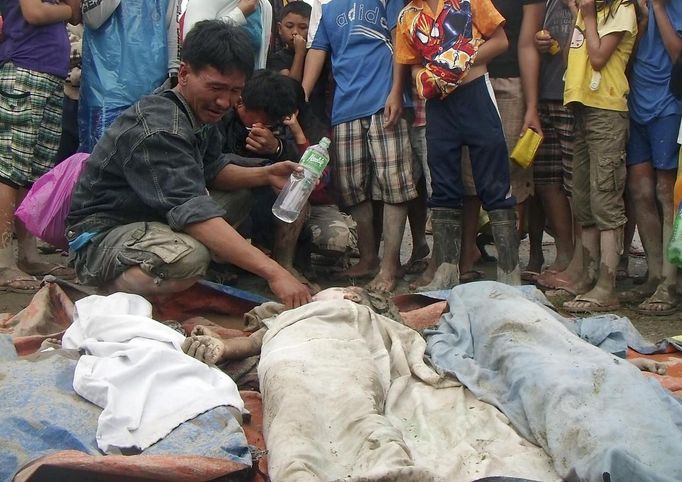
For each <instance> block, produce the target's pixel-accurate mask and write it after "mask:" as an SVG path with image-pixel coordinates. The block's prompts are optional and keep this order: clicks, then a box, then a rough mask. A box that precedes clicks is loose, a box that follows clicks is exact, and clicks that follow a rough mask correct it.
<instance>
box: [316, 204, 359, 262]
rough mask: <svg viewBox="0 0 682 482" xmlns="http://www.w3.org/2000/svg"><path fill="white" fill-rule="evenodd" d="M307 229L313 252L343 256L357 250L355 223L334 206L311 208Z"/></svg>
mask: <svg viewBox="0 0 682 482" xmlns="http://www.w3.org/2000/svg"><path fill="white" fill-rule="evenodd" d="M307 227H308V230H309V231H310V233H311V237H312V244H313V247H314V248H313V249H314V250H315V251H332V252H335V253H339V254H345V253H350V252H351V251H354V250H355V249H356V248H357V243H358V234H357V229H356V224H355V221H353V218H351V217H350V216H348V215H347V214H344V213H342V212H341V211H339V208H338V207H337V206H335V205H326V206H311V209H310V217H309V219H308V223H307Z"/></svg>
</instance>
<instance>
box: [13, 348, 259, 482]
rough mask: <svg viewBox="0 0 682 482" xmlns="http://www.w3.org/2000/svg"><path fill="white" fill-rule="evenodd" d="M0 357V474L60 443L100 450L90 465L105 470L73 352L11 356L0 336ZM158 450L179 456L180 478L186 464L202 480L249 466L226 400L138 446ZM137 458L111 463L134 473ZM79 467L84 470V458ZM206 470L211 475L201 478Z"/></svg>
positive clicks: (93, 413)
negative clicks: (77, 386)
mask: <svg viewBox="0 0 682 482" xmlns="http://www.w3.org/2000/svg"><path fill="white" fill-rule="evenodd" d="M0 360H2V364H0V401H1V403H2V410H0V447H2V450H0V480H12V478H13V477H14V474H15V473H16V472H17V471H18V470H19V469H20V468H21V467H23V466H25V465H26V464H28V463H30V462H32V461H34V460H35V459H37V458H39V457H42V456H46V455H49V454H54V453H57V452H60V451H64V450H71V451H73V450H75V451H78V452H80V453H82V454H83V455H85V454H89V455H92V456H95V457H98V458H99V462H96V461H95V462H93V464H98V466H99V467H100V469H101V470H100V472H104V473H106V470H105V469H104V468H103V466H106V464H107V463H108V462H107V459H108V458H106V459H105V458H104V457H103V456H102V454H101V452H100V451H99V450H98V448H97V445H96V441H95V437H94V434H95V430H96V428H97V419H98V417H99V416H100V414H101V412H102V410H101V409H100V408H99V407H97V406H96V405H94V404H92V403H90V402H88V401H87V400H85V399H84V398H81V397H79V396H78V395H77V394H76V393H75V392H74V390H73V387H72V384H73V377H74V371H75V369H76V364H77V361H78V352H77V351H75V350H52V351H50V352H43V353H38V354H35V355H31V356H29V357H26V358H17V355H16V352H15V351H14V347H13V346H12V340H11V338H10V337H9V336H7V335H0ZM164 455H166V456H176V457H179V456H182V457H184V460H185V461H186V463H187V465H186V466H185V467H184V468H183V470H182V471H179V472H178V473H179V474H180V475H178V480H179V479H180V478H182V474H184V476H185V479H186V478H187V474H188V472H187V470H188V469H190V468H191V470H192V472H191V473H193V474H194V475H196V477H197V479H201V480H208V479H213V478H215V477H218V476H222V475H225V474H227V473H230V472H232V471H233V470H234V469H235V466H237V465H238V466H239V467H245V466H249V465H251V455H250V453H249V448H248V444H247V441H246V438H245V437H244V432H243V431H242V429H241V427H240V426H239V423H238V422H237V420H236V419H235V418H234V417H233V416H232V414H231V413H230V411H229V410H228V408H227V407H217V408H215V409H213V410H210V411H208V412H206V413H204V414H202V415H199V416H198V417H196V418H195V419H193V420H190V421H188V422H186V423H183V424H182V425H180V426H179V427H177V428H176V429H175V430H173V431H172V432H171V433H170V434H169V435H168V436H167V437H165V438H164V439H163V440H161V441H159V442H158V443H156V444H154V445H153V446H151V447H149V448H148V449H147V450H145V451H143V452H142V457H147V460H149V457H148V456H164ZM193 457H194V458H193ZM203 457H209V458H211V460H225V462H226V463H225V464H219V465H216V464H215V463H214V464H213V466H212V469H215V470H214V471H207V470H205V469H206V465H207V464H206V463H205V462H203V460H204V459H203ZM137 459H138V458H137V456H131V457H127V458H126V461H123V460H117V461H116V462H115V463H114V462H112V464H114V465H123V464H130V465H129V467H130V470H129V474H137V472H136V471H135V463H136V460H137ZM164 460H165V459H163V460H161V462H163V461H164ZM139 463H141V464H144V462H139ZM148 464H152V462H148ZM79 467H80V468H81V469H83V470H87V464H86V463H84V461H82V460H81V463H80V465H79ZM205 474H210V475H212V476H209V477H206V478H202V476H203V475H205ZM112 480H113V479H112Z"/></svg>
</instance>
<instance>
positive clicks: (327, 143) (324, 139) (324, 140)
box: [320, 137, 332, 149]
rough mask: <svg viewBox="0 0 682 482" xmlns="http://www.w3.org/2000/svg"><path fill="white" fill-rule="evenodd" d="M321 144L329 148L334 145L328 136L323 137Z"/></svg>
mask: <svg viewBox="0 0 682 482" xmlns="http://www.w3.org/2000/svg"><path fill="white" fill-rule="evenodd" d="M320 145H321V146H322V147H324V148H325V149H329V146H331V145H332V141H331V140H330V139H329V138H328V137H323V138H322V139H320Z"/></svg>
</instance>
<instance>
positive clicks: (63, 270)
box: [26, 264, 76, 280]
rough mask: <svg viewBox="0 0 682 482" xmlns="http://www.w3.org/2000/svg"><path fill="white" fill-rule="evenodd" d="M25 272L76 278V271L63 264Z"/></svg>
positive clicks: (35, 274)
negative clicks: (43, 269)
mask: <svg viewBox="0 0 682 482" xmlns="http://www.w3.org/2000/svg"><path fill="white" fill-rule="evenodd" d="M26 272H27V273H28V274H30V275H31V276H47V275H52V276H54V277H56V278H62V279H66V280H72V279H76V272H75V271H74V270H73V269H72V268H69V267H68V266H64V265H62V264H58V265H55V266H53V267H52V268H50V269H48V270H47V271H34V272H32V273H29V272H28V271H26Z"/></svg>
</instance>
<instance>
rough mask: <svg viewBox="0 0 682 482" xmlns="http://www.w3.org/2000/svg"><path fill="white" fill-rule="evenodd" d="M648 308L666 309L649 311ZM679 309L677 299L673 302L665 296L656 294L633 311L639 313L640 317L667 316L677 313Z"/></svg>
mask: <svg viewBox="0 0 682 482" xmlns="http://www.w3.org/2000/svg"><path fill="white" fill-rule="evenodd" d="M647 306H648V307H653V306H662V307H664V308H663V309H661V310H652V309H647ZM677 308H678V300H677V299H672V300H671V299H670V298H668V297H666V296H665V295H661V294H658V293H654V295H652V296H650V297H648V298H647V299H646V300H644V301H642V302H641V303H640V304H639V305H637V306H636V307H635V308H633V311H635V312H636V313H639V314H640V315H649V316H666V315H672V314H673V313H675V312H676V311H677Z"/></svg>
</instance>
